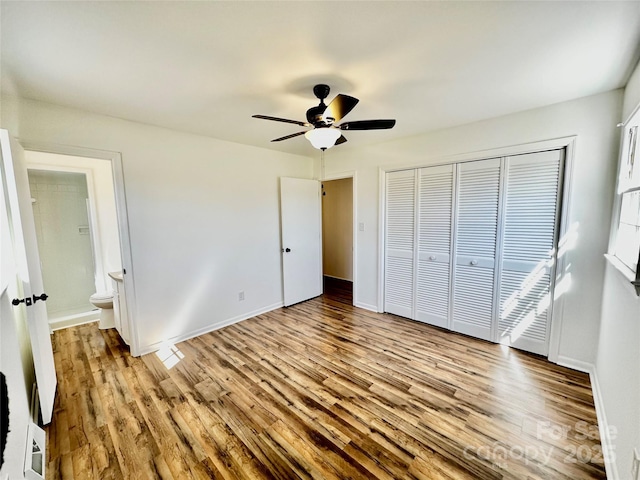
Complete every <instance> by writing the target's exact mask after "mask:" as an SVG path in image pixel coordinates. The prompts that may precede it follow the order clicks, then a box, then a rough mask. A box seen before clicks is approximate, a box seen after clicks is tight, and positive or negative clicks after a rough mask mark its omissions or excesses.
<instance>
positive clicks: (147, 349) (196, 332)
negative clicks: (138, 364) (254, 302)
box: [140, 302, 284, 355]
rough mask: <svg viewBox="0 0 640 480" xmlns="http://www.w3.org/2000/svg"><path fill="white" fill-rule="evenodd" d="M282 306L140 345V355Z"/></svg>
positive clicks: (272, 306)
mask: <svg viewBox="0 0 640 480" xmlns="http://www.w3.org/2000/svg"><path fill="white" fill-rule="evenodd" d="M282 307H284V303H283V302H277V303H274V304H272V305H268V306H266V307H263V308H259V309H258V310H254V311H253V312H249V313H243V314H240V315H238V316H235V317H232V318H228V319H226V320H222V321H220V322H217V323H215V324H213V325H208V326H206V327H202V328H198V329H196V330H192V331H191V332H188V333H184V334H182V335H177V336H175V337H171V338H168V339H167V340H162V341H160V342H156V343H152V344H151V345H147V346H144V347H142V348H141V349H140V355H146V354H148V353H153V352H156V351H158V350H160V349H161V348H162V347H163V346H166V345H175V344H176V343H180V342H184V341H186V340H189V339H191V338H195V337H199V336H200V335H204V334H205V333H209V332H213V331H215V330H219V329H221V328H224V327H228V326H229V325H233V324H234V323H238V322H242V321H243V320H248V319H249V318H253V317H256V316H258V315H262V314H263V313H267V312H271V311H273V310H277V309H278V308H282Z"/></svg>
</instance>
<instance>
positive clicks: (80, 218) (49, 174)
mask: <svg viewBox="0 0 640 480" xmlns="http://www.w3.org/2000/svg"><path fill="white" fill-rule="evenodd" d="M25 157H26V158H25V159H26V163H27V167H28V172H29V187H30V190H31V197H32V200H31V201H32V206H33V209H34V219H35V223H36V233H37V239H38V250H39V252H40V257H41V262H42V273H43V281H44V286H45V289H46V291H47V292H48V294H49V297H50V298H49V300H48V301H47V304H46V305H47V311H48V316H49V326H50V328H51V330H58V329H60V328H66V327H70V326H73V325H79V324H82V323H86V322H91V321H95V320H97V319H98V317H99V310H98V309H97V308H96V307H95V306H93V305H92V304H91V303H90V302H89V296H91V295H92V294H93V293H95V292H110V291H111V290H112V285H111V280H110V278H108V276H107V275H108V273H109V272H119V271H121V270H122V261H121V254H120V245H119V243H120V242H119V238H120V232H119V229H118V219H117V213H116V200H115V193H114V184H113V172H112V166H111V162H110V161H109V160H103V159H98V158H89V157H79V156H72V155H62V154H57V153H47V152H37V151H30V150H27V151H26V152H25Z"/></svg>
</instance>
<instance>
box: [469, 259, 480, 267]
mask: <svg viewBox="0 0 640 480" xmlns="http://www.w3.org/2000/svg"><path fill="white" fill-rule="evenodd" d="M477 264H478V260H471V261H470V262H469V265H473V266H475V265H477Z"/></svg>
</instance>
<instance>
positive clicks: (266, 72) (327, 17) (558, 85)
mask: <svg viewBox="0 0 640 480" xmlns="http://www.w3.org/2000/svg"><path fill="white" fill-rule="evenodd" d="M0 8H1V21H2V24H1V29H2V30H1V49H2V50H1V55H2V57H1V62H2V87H3V91H4V92H5V93H10V94H17V95H21V96H23V97H28V98H33V99H37V100H43V101H47V102H51V103H56V104H60V105H66V106H71V107H77V108H80V109H84V110H88V111H93V112H97V113H102V114H106V115H111V116H114V117H120V118H125V119H129V120H134V121H138V122H143V123H148V124H153V125H159V126H163V127H167V128H172V129H176V130H182V131H187V132H193V133H198V134H204V135H209V136H212V137H216V138H220V139H225V140H230V141H234V142H239V143H244V144H248V145H256V146H260V147H266V148H273V149H276V150H281V151H286V152H290V153H298V154H302V155H312V154H313V153H314V150H313V148H312V147H311V145H310V144H309V143H308V142H307V140H306V139H305V138H304V137H302V136H301V137H297V138H294V139H292V140H288V141H284V142H279V143H270V142H269V140H270V139H272V138H275V137H280V136H283V135H287V134H289V133H294V132H296V131H299V130H301V129H300V128H299V127H297V126H295V125H288V124H285V123H276V122H268V121H264V120H257V119H253V118H251V115H252V114H256V113H259V114H264V115H272V116H279V117H285V118H291V119H295V120H304V119H305V111H306V110H307V109H308V108H310V107H312V106H314V105H316V104H317V103H318V102H317V100H316V99H315V97H314V96H313V93H312V91H311V88H312V87H313V85H314V84H316V83H328V84H329V85H330V86H331V87H332V91H331V94H330V95H329V100H330V99H331V98H333V96H334V95H335V94H337V93H345V94H349V95H352V96H355V97H357V98H359V99H360V103H359V104H358V106H356V108H355V109H354V110H353V111H352V112H351V114H349V115H348V116H347V118H346V120H364V119H376V118H396V119H397V125H396V127H395V128H394V129H393V130H388V131H374V132H371V131H370V132H347V134H346V136H347V138H348V139H349V142H348V143H347V144H345V145H342V146H340V147H336V148H341V149H344V148H349V147H354V146H358V145H363V144H366V143H375V142H379V141H384V140H389V139H392V138H399V137H404V136H409V135H414V134H418V133H422V132H426V131H430V130H435V129H440V128H445V127H449V126H452V125H459V124H464V123H469V122H473V121H477V120H481V119H485V118H490V117H495V116H498V115H503V114H508V113H511V112H516V111H521V110H526V109H530V108H534V107H539V106H543V105H549V104H552V103H557V102H562V101H565V100H569V99H573V98H579V97H583V96H587V95H592V94H595V93H599V92H604V91H608V90H611V89H615V88H618V87H622V86H624V85H625V83H626V81H627V78H628V75H629V73H630V71H631V70H632V68H633V67H634V66H635V62H636V61H637V59H638V54H639V53H640V52H639V50H638V47H639V45H640V2H639V1H626V2H613V1H605V2H593V1H571V2H524V1H517V2H516V1H509V2H454V1H448V2H408V1H393V2H381V1H375V2H368V1H352V2H307V1H304V2H290V1H288V2H266V1H259V2H244V1H234V2H217V1H216V2H214V1H204V2H111V1H110V2H95V1H94V2H89V1H82V2H12V1H6V0H3V1H2V2H1V7H0Z"/></svg>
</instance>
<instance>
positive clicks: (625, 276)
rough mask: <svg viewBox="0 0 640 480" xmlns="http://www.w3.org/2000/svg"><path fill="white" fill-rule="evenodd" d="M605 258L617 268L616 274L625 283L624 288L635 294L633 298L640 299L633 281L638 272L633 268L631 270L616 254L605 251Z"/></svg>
mask: <svg viewBox="0 0 640 480" xmlns="http://www.w3.org/2000/svg"><path fill="white" fill-rule="evenodd" d="M604 258H605V259H606V260H607V262H608V263H609V264H610V265H611V267H613V269H614V270H616V276H617V277H618V279H619V280H620V282H621V283H622V284H623V288H624V289H625V290H628V291H629V293H630V294H631V295H632V296H633V298H635V299H636V300H640V296H638V294H637V293H636V289H635V287H634V286H633V284H632V283H631V282H633V281H635V279H636V274H635V273H634V272H633V270H631V269H630V268H629V267H627V266H626V265H625V264H624V263H622V262H621V261H620V259H619V258H618V257H616V256H615V255H610V254H608V253H605V255H604Z"/></svg>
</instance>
